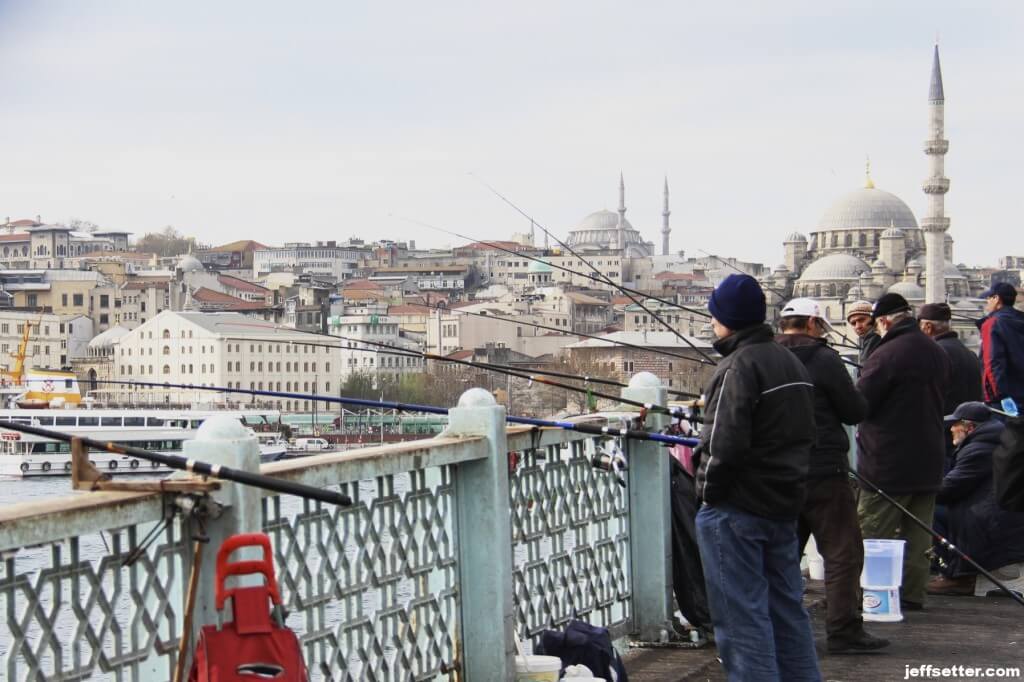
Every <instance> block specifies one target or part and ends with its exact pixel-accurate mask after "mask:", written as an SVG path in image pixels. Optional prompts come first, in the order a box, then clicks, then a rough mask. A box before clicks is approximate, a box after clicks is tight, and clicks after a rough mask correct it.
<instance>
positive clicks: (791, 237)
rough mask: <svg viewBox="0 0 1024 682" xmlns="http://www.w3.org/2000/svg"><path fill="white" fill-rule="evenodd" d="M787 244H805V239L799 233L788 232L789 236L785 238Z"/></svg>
mask: <svg viewBox="0 0 1024 682" xmlns="http://www.w3.org/2000/svg"><path fill="white" fill-rule="evenodd" d="M786 241H787V242H804V243H805V244H806V243H807V237H805V236H803V235H802V234H800V233H799V232H790V233H789V236H788V237H786Z"/></svg>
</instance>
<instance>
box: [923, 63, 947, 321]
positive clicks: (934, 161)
mask: <svg viewBox="0 0 1024 682" xmlns="http://www.w3.org/2000/svg"><path fill="white" fill-rule="evenodd" d="M945 99H946V98H945V95H944V94H943V92H942V69H941V67H940V66H939V46H938V43H936V45H935V56H934V58H933V59H932V79H931V84H930V86H929V87H928V133H929V137H928V140H926V141H925V143H924V153H925V154H927V155H928V170H929V176H928V179H927V180H925V181H924V185H923V189H924V193H925V194H926V195H928V217H927V218H925V219H924V220H923V221H922V222H921V229H922V230H924V245H925V278H926V281H925V294H924V297H925V302H926V303H941V302H942V301H945V300H946V257H945V251H946V243H945V242H946V231H947V230H948V229H949V218H947V217H946V199H945V197H946V192H948V191H949V179H948V178H946V177H945V156H946V152H947V151H948V150H949V140H946V139H944V138H943V137H942V135H943V132H944V128H945V112H944V108H945Z"/></svg>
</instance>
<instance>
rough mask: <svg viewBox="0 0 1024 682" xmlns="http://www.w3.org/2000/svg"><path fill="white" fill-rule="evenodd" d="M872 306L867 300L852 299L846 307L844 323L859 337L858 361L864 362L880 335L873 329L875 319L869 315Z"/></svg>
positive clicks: (876, 345)
mask: <svg viewBox="0 0 1024 682" xmlns="http://www.w3.org/2000/svg"><path fill="white" fill-rule="evenodd" d="M871 312H872V307H871V304H870V303H868V302H867V301H854V302H853V303H851V304H850V306H849V307H848V308H847V309H846V323H847V324H848V325H850V326H851V327H853V331H854V333H855V334H856V335H857V338H858V339H860V342H859V343H860V357H859V358H858V360H857V361H858V362H859V363H860V364H862V365H863V364H864V361H865V360H867V359H868V356H870V355H871V354H872V353H874V352H875V348H878V343H879V342H880V341H881V340H882V337H881V336H879V335H878V332H876V331H875V320H874V318H872V317H871Z"/></svg>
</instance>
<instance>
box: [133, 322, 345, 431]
mask: <svg viewBox="0 0 1024 682" xmlns="http://www.w3.org/2000/svg"><path fill="white" fill-rule="evenodd" d="M311 341H312V342H313V343H316V342H317V339H316V338H315V337H312V336H310V335H309V334H302V333H299V332H294V331H289V330H287V329H283V328H282V327H279V326H276V325H274V324H272V323H268V322H263V321H261V320H257V319H254V318H252V317H247V316H245V315H241V314H238V313H199V312H187V311H186V312H172V311H164V312H162V313H160V314H159V315H157V316H156V317H154V318H153V319H151V320H149V321H148V322H146V323H145V324H142V325H140V326H139V327H137V328H136V329H133V330H132V331H130V332H129V333H127V334H124V335H123V336H121V337H120V338H118V339H116V341H115V343H116V351H115V352H114V363H115V374H116V376H117V378H118V380H121V381H140V382H147V383H157V384H162V383H168V384H195V385H197V386H207V387H209V386H222V387H225V388H233V389H249V390H267V391H285V392H299V393H322V394H327V395H334V394H336V392H337V390H338V383H337V381H338V380H337V376H338V373H339V369H340V364H339V358H340V354H339V350H338V349H335V348H325V347H319V346H312V345H310V343H311ZM120 390H121V391H125V390H129V391H131V390H134V391H137V392H139V394H140V395H139V396H138V397H137V398H136V400H137V401H138V402H143V403H145V402H151V403H154V404H158V403H175V404H185V403H194V402H208V403H221V404H224V403H228V402H230V403H259V404H262V405H266V406H270V407H274V408H276V409H279V410H283V411H306V410H309V409H311V408H312V402H311V401H310V400H308V399H297V398H292V399H286V398H269V397H262V396H246V395H245V394H239V393H234V394H230V393H228V394H225V393H216V392H212V391H196V390H189V389H177V388H166V389H165V388H161V387H132V388H128V387H120ZM122 398H123V396H122ZM321 407H327V404H326V403H324V404H323V405H321Z"/></svg>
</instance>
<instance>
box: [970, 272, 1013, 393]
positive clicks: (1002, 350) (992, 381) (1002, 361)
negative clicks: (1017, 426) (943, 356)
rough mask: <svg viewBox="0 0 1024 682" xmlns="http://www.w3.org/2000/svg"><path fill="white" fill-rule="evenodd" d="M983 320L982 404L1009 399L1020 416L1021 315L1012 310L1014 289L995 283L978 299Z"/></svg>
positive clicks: (981, 324) (1001, 283)
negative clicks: (982, 312)
mask: <svg viewBox="0 0 1024 682" xmlns="http://www.w3.org/2000/svg"><path fill="white" fill-rule="evenodd" d="M981 297H982V298H984V299H985V312H986V313H988V314H987V315H986V316H985V317H983V318H982V319H981V320H979V321H978V323H977V324H978V329H980V330H981V365H982V389H983V396H984V399H985V402H987V403H989V404H994V405H996V406H998V404H999V403H1000V402H1001V401H1002V400H1003V399H1005V398H1012V399H1013V401H1014V402H1015V403H1016V404H1017V408H1018V409H1019V410H1021V411H1022V412H1024V313H1022V312H1021V311H1019V310H1017V309H1016V308H1014V307H1013V304H1014V303H1016V302H1017V289H1016V287H1014V286H1013V285H1012V284H1009V283H1008V282H997V283H996V284H993V285H992V286H991V287H990V288H989V290H988V291H986V292H985V293H983V294H982V295H981Z"/></svg>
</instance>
